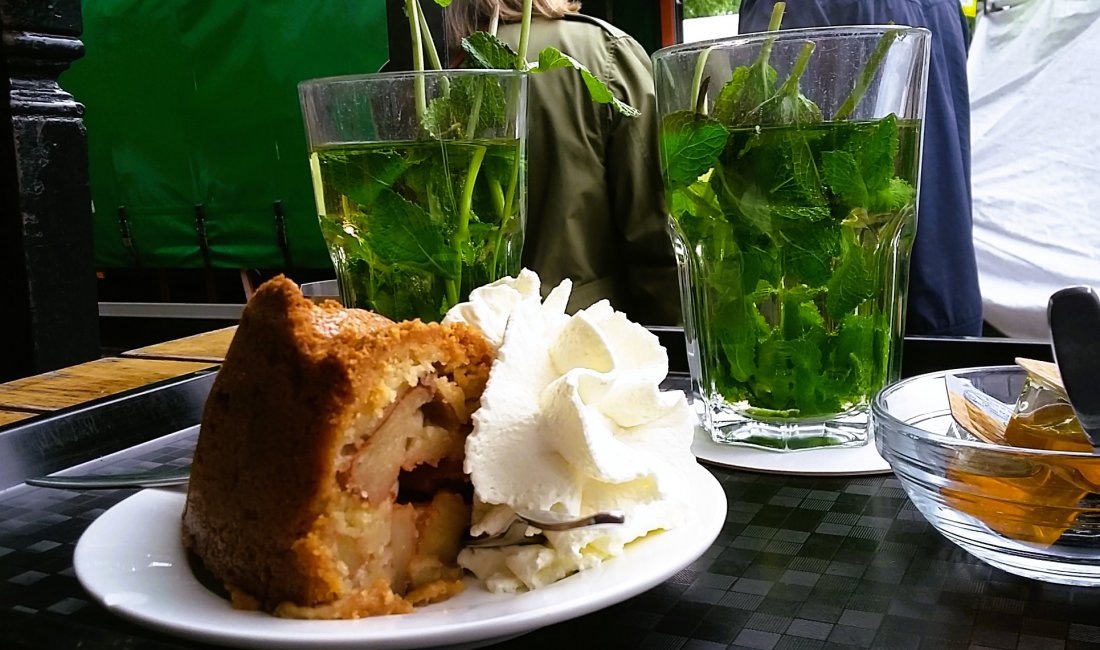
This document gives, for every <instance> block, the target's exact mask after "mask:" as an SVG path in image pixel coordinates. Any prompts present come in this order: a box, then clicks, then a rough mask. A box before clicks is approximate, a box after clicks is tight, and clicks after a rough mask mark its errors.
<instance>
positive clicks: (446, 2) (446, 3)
mask: <svg viewBox="0 0 1100 650" xmlns="http://www.w3.org/2000/svg"><path fill="white" fill-rule="evenodd" d="M435 3H436V4H437V5H439V6H440V7H443V8H444V9H446V8H447V7H450V6H451V0H435Z"/></svg>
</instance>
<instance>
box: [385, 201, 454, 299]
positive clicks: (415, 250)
mask: <svg viewBox="0 0 1100 650" xmlns="http://www.w3.org/2000/svg"><path fill="white" fill-rule="evenodd" d="M364 225H365V229H366V233H365V239H366V243H367V245H368V246H369V247H370V249H371V251H372V252H373V253H374V254H375V255H376V256H377V257H378V259H379V260H381V261H382V262H384V263H386V264H389V265H392V266H404V267H409V268H414V269H419V270H423V271H428V272H431V273H435V274H438V275H440V276H442V277H445V278H454V277H457V276H458V274H459V268H460V267H459V259H458V255H457V254H455V252H454V251H453V250H452V249H450V248H448V247H447V245H446V243H445V242H444V241H443V233H442V232H440V229H439V227H438V226H436V225H434V224H433V223H432V217H431V215H429V214H428V213H427V212H425V211H424V210H423V208H421V207H420V206H418V205H416V204H415V203H412V202H410V201H407V200H406V199H404V198H402V197H401V196H400V195H399V194H397V193H396V192H394V191H392V190H386V191H384V192H381V193H380V194H379V196H378V199H377V200H376V201H375V205H374V209H373V210H371V211H370V213H368V214H367V215H366V219H365V224H364Z"/></svg>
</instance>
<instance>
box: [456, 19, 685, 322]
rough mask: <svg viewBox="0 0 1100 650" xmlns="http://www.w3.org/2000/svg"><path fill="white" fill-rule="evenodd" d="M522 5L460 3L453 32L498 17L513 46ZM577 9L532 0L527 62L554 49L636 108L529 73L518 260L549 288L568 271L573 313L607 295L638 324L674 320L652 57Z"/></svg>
mask: <svg viewBox="0 0 1100 650" xmlns="http://www.w3.org/2000/svg"><path fill="white" fill-rule="evenodd" d="M521 9H522V0H455V2H453V3H452V4H451V6H450V8H449V9H448V26H449V28H450V29H449V32H450V34H451V38H452V40H454V39H456V38H461V36H464V35H466V34H469V33H470V32H472V31H475V30H479V29H480V30H491V29H492V24H493V23H494V18H493V17H494V14H497V16H498V18H499V23H500V24H499V28H498V30H497V35H498V36H499V37H500V38H501V39H502V40H503V41H505V42H506V43H508V44H509V45H511V46H512V47H513V48H515V47H516V46H517V44H518V41H519V31H520V30H519V24H518V21H519V19H520V15H521ZM578 9H579V5H578V4H577V3H573V2H569V1H567V0H535V2H534V10H533V12H532V14H533V16H534V17H533V19H532V25H531V33H530V37H529V38H530V41H529V45H528V51H527V57H528V59H529V60H531V59H534V58H535V57H537V56H538V52H539V51H541V50H542V49H543V48H545V47H548V46H552V47H555V48H557V49H558V50H560V51H561V52H563V53H565V54H568V55H569V56H571V57H573V58H574V59H577V60H578V61H580V62H581V63H582V64H584V65H585V66H586V67H587V68H588V69H589V70H591V71H592V73H593V74H595V75H596V77H598V78H599V79H602V80H603V81H604V82H605V83H607V85H608V86H609V88H610V89H611V91H612V92H613V93H614V94H615V96H616V97H618V98H619V99H620V100H622V101H624V102H626V103H627V104H630V105H631V106H633V107H635V108H637V109H638V110H639V111H640V112H641V113H640V115H638V116H637V117H626V116H623V115H621V114H619V113H618V112H616V111H614V109H612V108H611V107H610V106H608V105H606V104H597V103H595V102H594V101H592V100H591V99H590V97H589V95H588V92H587V90H586V89H585V86H584V82H583V81H582V79H581V76H580V75H579V74H575V73H573V72H572V71H570V70H556V71H553V72H547V73H541V74H536V75H532V76H531V78H530V80H529V82H528V83H529V87H528V139H527V159H528V163H527V181H528V191H527V231H526V239H525V243H524V248H523V264H524V266H525V267H527V268H530V269H532V270H534V271H536V272H537V273H538V274H539V276H540V277H541V278H542V282H543V288H544V290H546V291H548V290H549V289H551V288H553V287H554V286H556V285H557V284H558V283H559V282H560V281H561V280H562V279H564V278H569V279H571V280H572V281H573V295H572V298H571V300H570V303H569V309H570V311H574V310H576V309H579V308H582V307H586V306H588V305H590V304H592V303H594V302H596V301H597V300H600V299H601V298H607V299H608V300H610V302H611V304H612V306H614V307H615V308H616V309H619V310H621V311H624V312H626V313H627V314H628V315H629V316H630V318H632V319H633V320H636V321H638V322H641V323H643V324H676V323H678V322H680V321H681V312H680V294H679V289H678V287H677V275H676V261H675V257H674V255H673V250H672V242H671V238H670V237H669V234H668V230H667V222H668V219H667V215H666V213H665V208H664V198H663V192H662V179H661V170H660V160H659V156H658V151H657V122H658V118H657V109H656V103H655V95H654V88H653V73H652V68H651V64H650V60H649V56H648V54H647V53H646V52H645V50H644V49H643V48H642V46H641V45H640V44H638V42H637V41H635V40H634V39H633V38H631V37H630V36H628V35H627V34H626V33H624V32H622V31H620V30H619V29H617V28H615V27H613V26H612V25H610V24H608V23H606V22H604V21H601V20H598V19H596V18H592V17H589V16H584V15H581V14H578V13H577V10H578Z"/></svg>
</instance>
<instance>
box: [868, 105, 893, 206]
mask: <svg viewBox="0 0 1100 650" xmlns="http://www.w3.org/2000/svg"><path fill="white" fill-rule="evenodd" d="M862 145H863V146H862V150H861V151H860V152H859V154H858V155H859V157H860V161H859V162H860V164H859V170H860V172H861V173H862V174H863V182H864V184H866V186H867V191H868V192H869V193H871V194H874V193H875V192H878V191H879V190H882V189H885V188H886V186H887V185H888V184H889V182H890V179H891V178H893V177H894V160H895V159H896V158H897V154H898V119H897V117H896V116H895V115H894V114H893V113H891V114H889V115H887V116H886V117H884V118H882V119H881V120H879V121H878V127H877V128H876V129H875V130H874V131H873V132H872V133H871V134H870V136H869V137H867V138H866V139H865V140H864V142H863V143H862Z"/></svg>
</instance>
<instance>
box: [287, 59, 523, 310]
mask: <svg viewBox="0 0 1100 650" xmlns="http://www.w3.org/2000/svg"><path fill="white" fill-rule="evenodd" d="M526 84H527V79H526V74H525V73H523V72H516V71H509V70H436V71H426V72H394V73H379V74H368V75H360V76H349V77H331V78H327V79H316V80H311V81H305V82H302V83H301V84H299V86H298V94H299V98H300V100H301V105H302V115H303V117H304V119H305V125H306V135H307V139H308V142H309V150H310V159H309V164H310V169H311V171H312V174H313V189H314V194H315V197H316V202H317V214H318V218H319V220H320V225H321V234H322V235H323V236H324V239H325V243H326V244H327V246H328V250H329V253H330V255H331V257H332V263H333V266H334V267H335V270H336V278H337V283H338V285H339V288H340V297H341V299H342V301H343V302H344V304H345V305H347V306H349V307H361V308H364V309H370V310H372V311H375V312H378V313H380V314H383V315H385V316H388V317H389V318H392V319H394V320H405V319H412V318H420V319H421V320H424V321H438V320H440V319H441V318H442V317H443V315H444V314H445V313H446V312H447V310H448V309H449V308H450V307H451V306H452V305H454V304H456V303H458V302H461V301H464V300H466V298H467V296H468V295H469V293H470V290H471V289H474V288H476V287H479V286H481V285H483V284H486V283H488V282H491V281H493V280H496V279H498V278H501V277H504V276H507V275H515V274H517V273H518V272H519V270H520V252H521V248H522V246H523V231H524V223H525V217H526V179H525V142H526V124H525V122H526V116H527V108H526V102H527V85H526Z"/></svg>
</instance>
